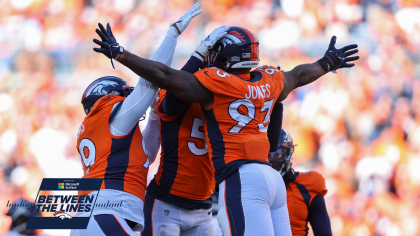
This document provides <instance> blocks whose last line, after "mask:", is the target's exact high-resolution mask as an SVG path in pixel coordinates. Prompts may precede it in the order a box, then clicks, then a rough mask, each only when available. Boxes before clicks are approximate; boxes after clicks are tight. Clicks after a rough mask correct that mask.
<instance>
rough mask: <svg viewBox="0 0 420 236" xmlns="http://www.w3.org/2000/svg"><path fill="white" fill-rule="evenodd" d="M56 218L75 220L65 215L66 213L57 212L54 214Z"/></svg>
mask: <svg viewBox="0 0 420 236" xmlns="http://www.w3.org/2000/svg"><path fill="white" fill-rule="evenodd" d="M54 217H58V218H61V219H62V220H64V218H67V219H71V218H73V217H71V215H69V214H67V213H65V212H64V211H56V212H55V213H54Z"/></svg>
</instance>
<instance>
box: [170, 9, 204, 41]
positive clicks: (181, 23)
mask: <svg viewBox="0 0 420 236" xmlns="http://www.w3.org/2000/svg"><path fill="white" fill-rule="evenodd" d="M200 7H201V4H200V3H199V2H196V3H195V4H194V6H192V7H191V8H190V10H188V11H187V13H185V14H184V15H183V16H181V18H179V20H178V21H177V22H175V23H172V24H171V25H170V29H172V30H174V31H175V33H177V34H178V36H179V35H181V34H182V32H184V30H185V29H186V28H187V26H188V24H189V23H190V22H191V20H192V18H194V17H196V16H198V15H199V14H201V13H202V12H203V10H199V11H197V10H198V9H199V8H200Z"/></svg>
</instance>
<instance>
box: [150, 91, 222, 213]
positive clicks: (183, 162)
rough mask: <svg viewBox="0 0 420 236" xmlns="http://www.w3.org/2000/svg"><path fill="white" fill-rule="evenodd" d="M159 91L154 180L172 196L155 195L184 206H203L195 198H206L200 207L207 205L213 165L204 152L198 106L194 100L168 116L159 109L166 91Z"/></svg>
mask: <svg viewBox="0 0 420 236" xmlns="http://www.w3.org/2000/svg"><path fill="white" fill-rule="evenodd" d="M159 95H160V98H161V99H160V104H159V105H158V112H159V114H160V117H161V118H160V130H161V144H162V151H161V158H160V165H159V169H158V172H157V174H156V176H155V179H154V181H155V183H156V185H158V186H159V188H160V191H161V190H163V191H164V192H166V193H170V194H171V195H172V196H164V195H166V194H164V193H163V192H161V195H162V196H161V197H159V196H156V197H157V198H158V199H160V200H162V201H166V202H169V203H171V204H173V205H176V206H178V207H182V208H186V209H194V208H197V207H199V206H198V205H201V206H203V204H200V203H199V202H197V201H206V200H207V201H206V202H207V203H210V205H208V204H207V205H206V207H203V208H211V202H210V201H208V199H209V198H210V197H211V195H212V193H213V190H214V188H215V180H214V169H213V167H212V164H211V159H210V157H209V155H208V150H207V143H206V140H205V139H206V136H205V133H204V120H203V119H204V114H203V112H202V110H201V107H200V105H199V104H198V103H193V104H188V107H187V108H185V109H184V111H183V112H181V114H179V115H177V116H169V115H166V114H165V113H163V110H162V101H163V100H164V98H165V95H166V91H165V90H162V89H161V90H160V91H159ZM155 183H153V182H152V183H151V185H150V186H153V188H154V191H159V190H157V189H156V185H155ZM149 189H150V187H149V188H148V191H149ZM149 192H151V191H149ZM179 197H181V198H179ZM188 200H193V201H188ZM204 205H205V204H204Z"/></svg>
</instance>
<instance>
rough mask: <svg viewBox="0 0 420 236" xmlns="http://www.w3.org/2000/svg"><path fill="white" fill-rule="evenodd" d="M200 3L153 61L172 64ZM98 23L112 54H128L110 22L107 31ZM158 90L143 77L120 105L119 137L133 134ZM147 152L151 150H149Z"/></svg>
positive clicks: (114, 124) (114, 126) (115, 127)
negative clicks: (183, 33) (178, 39)
mask: <svg viewBox="0 0 420 236" xmlns="http://www.w3.org/2000/svg"><path fill="white" fill-rule="evenodd" d="M200 6H201V5H200V3H196V4H194V6H192V7H191V8H190V9H189V10H188V11H187V13H185V14H184V15H183V16H182V17H181V18H180V19H179V20H178V21H177V22H175V23H173V24H171V25H170V27H169V30H168V32H167V34H166V36H165V38H164V40H163V42H162V44H161V45H160V46H159V48H158V50H157V51H156V52H155V53H154V54H153V56H152V57H151V58H150V60H154V61H159V62H161V63H164V64H165V65H167V66H170V65H171V64H172V59H173V56H174V51H175V47H176V43H177V38H178V36H179V35H180V34H181V33H182V32H183V31H184V30H185V29H186V27H187V26H188V24H189V23H190V21H191V19H192V18H194V17H195V16H197V15H198V14H200V13H201V11H197V10H198V9H199V8H200ZM98 26H99V28H100V30H99V29H97V30H96V32H97V33H98V35H99V36H100V37H101V39H102V41H104V42H108V46H109V47H108V49H109V50H108V53H109V54H110V56H111V58H112V56H115V57H118V58H120V57H124V49H123V48H122V47H119V45H118V43H117V41H116V39H115V37H114V36H113V33H112V30H111V27H110V25H109V24H108V25H107V30H105V28H104V27H103V26H102V24H98ZM111 45H113V46H111ZM111 48H113V49H114V51H112V50H111ZM101 49H102V48H101ZM101 49H99V50H101ZM113 54H114V55H113ZM157 89H158V88H157V87H156V86H155V85H154V84H152V83H150V82H148V81H146V80H144V79H143V78H139V82H138V83H137V85H136V87H135V88H134V90H133V92H132V93H131V94H130V95H129V96H128V97H127V98H126V99H125V100H124V101H123V102H122V105H121V106H118V110H117V111H116V114H115V116H114V118H113V119H112V121H111V122H110V124H109V129H110V131H111V133H112V134H113V135H116V136H122V135H125V134H127V133H129V132H130V131H131V130H132V129H133V127H134V126H135V125H136V124H137V123H138V121H139V119H140V118H141V117H142V116H143V115H144V113H145V112H146V110H147V108H148V107H149V105H150V103H151V102H152V99H153V97H154V96H155V94H156V91H157ZM114 108H115V106H114ZM149 123H150V122H149ZM146 138H147V137H146ZM148 150H150V149H148ZM156 152H157V150H156ZM151 153H154V152H151ZM146 154H149V153H147V152H146Z"/></svg>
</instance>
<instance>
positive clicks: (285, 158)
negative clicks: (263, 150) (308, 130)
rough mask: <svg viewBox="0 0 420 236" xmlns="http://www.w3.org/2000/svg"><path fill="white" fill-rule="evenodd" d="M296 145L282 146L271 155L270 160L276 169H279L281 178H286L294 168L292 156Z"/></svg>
mask: <svg viewBox="0 0 420 236" xmlns="http://www.w3.org/2000/svg"><path fill="white" fill-rule="evenodd" d="M294 146H295V145H290V146H284V145H282V146H280V147H279V148H278V149H277V151H275V152H271V153H269V156H268V160H269V161H270V163H271V164H272V165H273V167H274V168H275V169H278V171H279V172H280V174H281V176H284V175H285V174H286V173H287V172H288V171H289V170H290V169H291V168H292V163H291V161H292V155H293V152H294V150H295V147H294ZM276 167H277V168H276Z"/></svg>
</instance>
